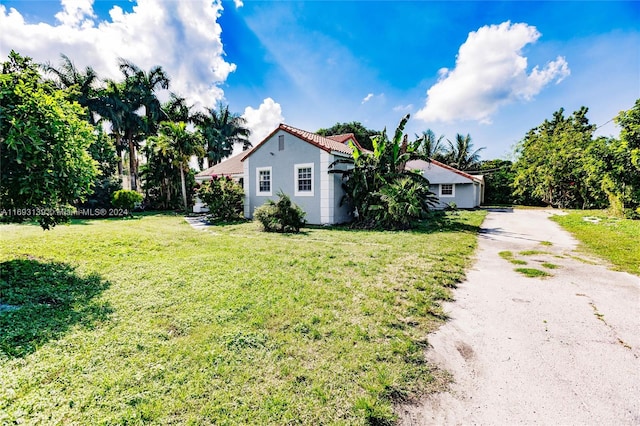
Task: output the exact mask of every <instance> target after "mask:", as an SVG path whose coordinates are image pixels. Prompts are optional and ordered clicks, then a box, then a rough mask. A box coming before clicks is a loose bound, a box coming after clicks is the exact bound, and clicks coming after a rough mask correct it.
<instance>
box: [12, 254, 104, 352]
mask: <svg viewBox="0 0 640 426" xmlns="http://www.w3.org/2000/svg"><path fill="white" fill-rule="evenodd" d="M108 286H109V283H108V282H106V281H104V280H103V279H102V278H100V276H98V275H97V274H91V275H88V276H86V277H82V276H79V275H78V274H77V273H76V272H75V271H74V268H72V267H71V266H69V265H66V264H64V263H54V262H39V261H37V260H31V259H15V260H10V261H7V262H2V263H0V357H2V356H9V357H12V358H17V357H24V356H26V355H28V354H30V353H33V352H34V351H36V350H37V349H38V348H39V347H40V346H42V345H43V344H45V343H46V342H48V341H49V340H51V339H57V338H59V337H61V336H62V335H63V334H64V333H65V332H67V330H69V329H70V328H72V327H74V326H82V327H88V328H92V327H94V326H95V324H96V323H98V322H101V321H104V320H106V319H107V318H108V316H109V314H110V313H111V312H112V310H111V308H110V307H109V305H108V304H107V303H105V302H102V301H97V300H95V299H96V296H98V295H99V294H100V293H102V292H103V291H104V290H105V289H106V288H107V287H108Z"/></svg>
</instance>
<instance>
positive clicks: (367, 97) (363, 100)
mask: <svg viewBox="0 0 640 426" xmlns="http://www.w3.org/2000/svg"><path fill="white" fill-rule="evenodd" d="M371 98H373V93H369V94H368V95H367V96H365V97H364V99H362V103H365V102H369V101H370V100H371Z"/></svg>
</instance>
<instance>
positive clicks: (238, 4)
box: [233, 0, 244, 9]
mask: <svg viewBox="0 0 640 426" xmlns="http://www.w3.org/2000/svg"><path fill="white" fill-rule="evenodd" d="M233 3H234V4H235V5H236V9H240V8H241V7H242V6H244V3H243V2H242V0H233Z"/></svg>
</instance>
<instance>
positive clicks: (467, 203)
mask: <svg viewBox="0 0 640 426" xmlns="http://www.w3.org/2000/svg"><path fill="white" fill-rule="evenodd" d="M349 141H351V142H353V143H354V144H355V145H356V146H358V147H360V145H359V143H358V141H357V140H356V138H355V136H354V135H353V134H352V133H349V134H344V135H336V136H328V137H324V136H320V135H318V134H316V133H312V132H308V131H305V130H301V129H298V128H295V127H292V126H289V125H287V124H280V125H279V126H278V127H277V128H276V129H275V130H274V131H273V132H271V133H270V134H269V135H268V136H267V137H266V138H265V139H263V140H262V141H261V142H260V143H259V144H257V145H256V146H255V147H253V148H252V149H251V150H249V151H245V152H243V153H241V154H238V155H236V156H233V157H230V158H228V159H227V160H225V161H223V162H221V163H219V164H216V165H215V166H213V167H210V168H208V169H207V170H204V171H202V172H200V173H198V174H197V175H196V182H198V183H201V182H204V181H205V180H209V179H211V177H212V176H213V175H217V176H229V177H231V178H233V179H234V180H236V181H238V182H240V183H241V184H242V185H243V187H244V191H245V203H244V215H245V217H246V218H248V219H250V218H252V217H253V212H254V210H255V208H256V207H259V206H261V205H262V204H263V203H264V202H265V201H266V200H268V199H270V198H271V199H275V198H276V197H277V193H278V192H279V191H282V192H283V193H285V194H287V195H288V196H289V197H290V198H291V200H292V201H293V202H294V203H296V204H298V205H299V206H300V207H301V208H302V209H303V210H304V211H305V212H306V219H307V222H308V223H310V224H315V225H329V224H338V223H345V222H349V221H351V219H352V211H351V208H350V206H348V205H346V204H344V205H341V200H342V198H343V196H344V191H343V189H342V177H341V175H340V174H335V173H329V170H330V166H331V164H333V163H334V162H335V161H336V160H337V159H340V158H350V157H351V148H350V147H349ZM407 168H408V169H410V170H420V171H421V172H422V173H423V174H424V176H425V177H426V178H427V179H428V180H429V182H430V184H431V186H430V189H431V191H432V192H433V193H435V194H436V196H438V198H439V200H440V204H439V206H438V207H439V208H444V207H446V206H447V205H448V204H449V203H451V202H455V203H456V205H457V206H458V207H459V208H474V207H477V206H479V205H480V204H481V203H482V201H483V199H484V180H483V178H482V176H472V175H469V174H467V173H465V172H461V171H459V170H456V169H454V168H453V167H450V166H447V165H445V164H442V163H439V162H437V161H431V162H425V161H412V162H409V163H408V164H407ZM197 201H199V200H197ZM203 211H206V207H205V206H203V205H202V203H201V202H196V205H195V206H194V212H203Z"/></svg>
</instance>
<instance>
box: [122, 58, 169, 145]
mask: <svg viewBox="0 0 640 426" xmlns="http://www.w3.org/2000/svg"><path fill="white" fill-rule="evenodd" d="M120 71H122V73H123V74H124V77H125V82H126V85H127V89H128V90H129V91H131V92H132V93H133V94H135V96H136V97H137V100H138V101H139V102H140V104H141V105H142V106H143V107H144V110H145V113H144V116H145V133H146V134H147V135H154V134H156V132H157V129H158V124H159V123H160V122H161V121H164V120H166V119H167V118H168V117H167V115H166V114H165V112H164V111H163V110H162V104H161V103H160V101H159V100H158V97H157V96H156V91H157V90H158V89H164V90H167V89H169V83H170V80H169V76H168V75H167V74H166V73H165V72H164V70H163V69H162V67H161V66H159V65H156V66H154V67H152V68H151V69H150V70H149V72H145V71H144V70H142V69H141V68H139V67H138V66H137V65H135V64H134V63H133V62H130V61H127V60H124V59H120Z"/></svg>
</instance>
